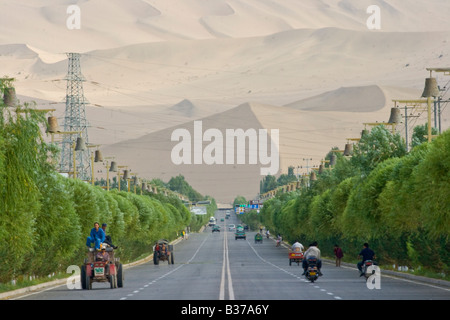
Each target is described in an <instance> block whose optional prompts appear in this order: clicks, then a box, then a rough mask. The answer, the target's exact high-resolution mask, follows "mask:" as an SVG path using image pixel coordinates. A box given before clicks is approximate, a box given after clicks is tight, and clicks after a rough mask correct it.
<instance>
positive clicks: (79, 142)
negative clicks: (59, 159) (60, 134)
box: [75, 137, 86, 151]
mask: <svg viewBox="0 0 450 320" xmlns="http://www.w3.org/2000/svg"><path fill="white" fill-rule="evenodd" d="M84 150H86V143H85V142H84V138H81V137H78V138H77V144H76V146H75V151H84Z"/></svg>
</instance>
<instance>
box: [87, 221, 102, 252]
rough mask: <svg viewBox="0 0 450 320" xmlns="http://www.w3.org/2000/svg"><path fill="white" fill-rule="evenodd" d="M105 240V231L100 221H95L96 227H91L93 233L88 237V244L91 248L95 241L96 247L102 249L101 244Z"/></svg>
mask: <svg viewBox="0 0 450 320" xmlns="http://www.w3.org/2000/svg"><path fill="white" fill-rule="evenodd" d="M104 241H105V232H103V230H102V229H101V228H100V227H99V224H98V222H95V223H94V228H92V229H91V234H90V236H89V237H87V239H86V246H88V247H89V248H90V247H91V244H92V243H94V246H95V249H97V250H100V245H101V244H102V243H103V242H104Z"/></svg>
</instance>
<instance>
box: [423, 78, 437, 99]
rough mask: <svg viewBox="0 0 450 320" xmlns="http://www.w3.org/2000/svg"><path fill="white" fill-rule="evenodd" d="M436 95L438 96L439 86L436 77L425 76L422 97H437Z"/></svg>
mask: <svg viewBox="0 0 450 320" xmlns="http://www.w3.org/2000/svg"><path fill="white" fill-rule="evenodd" d="M437 96H439V88H438V85H437V81H436V78H426V79H425V88H424V90H423V93H422V98H428V97H437Z"/></svg>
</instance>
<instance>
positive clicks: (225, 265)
mask: <svg viewBox="0 0 450 320" xmlns="http://www.w3.org/2000/svg"><path fill="white" fill-rule="evenodd" d="M227 234H228V231H226V230H225V232H224V237H223V263H222V276H221V280H220V291H219V300H225V281H226V280H225V278H228V298H229V300H234V290H233V280H232V278H231V272H230V259H229V257H228V240H227V239H228V237H227ZM225 271H226V274H225Z"/></svg>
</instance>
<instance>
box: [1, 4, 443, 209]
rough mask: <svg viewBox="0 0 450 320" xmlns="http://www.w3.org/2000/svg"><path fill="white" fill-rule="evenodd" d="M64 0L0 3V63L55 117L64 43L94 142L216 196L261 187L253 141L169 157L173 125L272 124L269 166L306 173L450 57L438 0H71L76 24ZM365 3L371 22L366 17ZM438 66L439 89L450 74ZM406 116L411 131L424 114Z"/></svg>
mask: <svg viewBox="0 0 450 320" xmlns="http://www.w3.org/2000/svg"><path fill="white" fill-rule="evenodd" d="M72 4H74V1H71V0H64V1H61V0H58V1H56V0H52V1H48V0H47V1H44V0H32V1H30V0H15V1H2V2H1V4H0V8H1V10H0V21H1V22H0V67H1V72H2V75H8V76H10V77H14V78H15V79H16V81H15V87H16V92H17V94H18V95H19V99H20V101H21V102H25V101H36V102H37V104H38V107H39V108H50V107H51V108H55V109H56V111H55V112H54V115H55V116H57V117H58V120H59V123H60V126H62V125H63V119H64V112H65V95H66V84H67V83H66V80H65V77H66V74H67V67H68V63H67V56H66V54H65V53H67V52H78V53H81V71H82V74H83V75H84V78H85V80H86V81H85V82H84V83H83V87H84V95H85V97H86V99H87V100H88V102H89V104H88V105H87V107H86V115H87V120H88V123H89V125H90V127H89V142H90V143H94V144H100V145H101V147H100V148H101V150H102V151H103V153H104V155H105V156H114V157H115V159H116V160H117V161H118V162H119V163H120V164H122V165H127V166H129V168H131V169H132V171H134V172H137V173H139V177H141V178H143V179H148V180H150V179H152V178H161V179H163V180H164V181H168V180H169V179H170V177H172V176H176V175H178V174H182V175H184V176H185V177H186V179H187V181H188V182H189V183H190V184H191V185H192V186H193V187H194V188H195V189H197V190H198V191H199V192H200V193H202V194H207V195H211V196H213V197H215V198H216V199H217V200H218V201H219V202H232V201H233V199H234V197H235V196H237V195H243V196H245V197H246V198H248V199H252V198H255V197H257V195H258V192H259V181H260V180H261V179H262V178H263V176H262V175H261V171H260V169H261V167H264V165H263V164H261V163H260V162H259V161H258V163H257V164H250V163H249V159H248V152H249V149H246V152H247V158H246V163H245V164H237V163H234V164H226V163H224V164H214V165H207V164H205V163H203V164H182V165H176V164H174V163H173V159H172V157H171V153H172V150H173V148H174V146H175V145H176V144H177V142H176V141H171V135H172V133H173V132H174V131H175V130H177V129H186V130H188V131H190V132H192V131H193V126H194V121H201V122H202V124H203V131H205V130H207V129H217V130H218V131H220V132H222V133H225V132H226V130H227V129H239V128H240V129H244V130H249V129H254V130H256V132H258V131H259V130H260V129H267V130H268V131H269V132H270V130H274V129H277V130H279V155H280V158H279V160H280V164H279V171H278V173H277V174H280V173H287V168H288V166H294V167H296V168H297V167H298V166H302V167H303V168H299V170H300V173H303V172H305V170H306V169H305V166H306V162H305V161H303V159H304V158H312V159H313V160H312V161H310V162H309V165H316V166H318V165H319V164H320V160H321V159H323V158H324V157H325V155H326V153H327V152H328V151H329V150H330V149H331V148H333V147H338V148H341V149H343V148H344V146H345V143H347V141H348V140H347V139H351V138H357V137H359V135H360V133H361V131H362V130H363V129H364V128H367V125H364V123H373V122H387V121H388V119H389V116H390V110H391V108H392V107H394V103H393V102H392V100H393V99H418V98H420V96H421V94H422V91H423V86H424V83H425V78H427V77H428V76H429V72H428V71H427V70H426V68H429V67H447V68H448V67H450V54H449V52H450V25H449V24H448V12H450V2H448V1H447V0H432V1H426V2H425V1H401V2H399V1H394V0H389V1H388V0H385V1H383V0H370V1H369V0H363V1H361V0H342V1H341V0H329V1H318V0H304V1H303V0H302V1H297V0H245V1H244V0H214V1H206V0H171V1H167V0H147V1H144V0H132V1H120V0H114V1H112V0H89V1H78V3H77V2H75V4H76V5H78V7H79V8H80V13H81V16H80V29H73V30H71V29H69V28H68V27H67V19H68V18H69V17H70V14H68V13H67V8H68V7H69V5H72ZM370 5H377V6H378V7H379V8H380V17H381V25H380V26H381V29H379V30H370V29H369V28H368V27H367V24H366V21H367V20H368V18H369V17H370V16H371V13H368V12H367V11H366V10H367V8H368V7H369V6H370ZM433 76H435V77H436V78H437V80H438V83H439V85H440V86H441V89H443V91H442V94H443V98H444V99H447V100H448V98H449V94H448V93H447V91H446V90H447V88H449V81H450V77H449V76H448V75H444V74H442V73H437V74H434V75H433ZM398 107H401V108H402V107H404V106H400V105H399V106H398ZM411 112H413V111H411ZM414 115H418V116H419V117H416V118H413V119H414V120H411V121H409V124H408V131H409V132H412V128H413V126H414V125H417V124H423V123H425V122H426V120H427V117H426V113H424V112H423V111H414ZM441 125H442V130H446V129H447V128H448V127H449V108H448V107H447V104H442V114H441ZM405 129H406V128H405V125H404V124H399V125H398V126H397V128H396V131H397V132H399V133H400V134H402V135H405ZM207 145H209V142H203V143H202V147H203V148H205V147H206V146H207ZM253 147H254V146H253ZM251 148H252V147H251ZM251 148H250V149H251ZM96 166H100V167H101V165H98V164H97V165H96ZM97 169H98V170H97V171H99V170H101V168H97ZM103 171H104V170H103Z"/></svg>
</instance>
